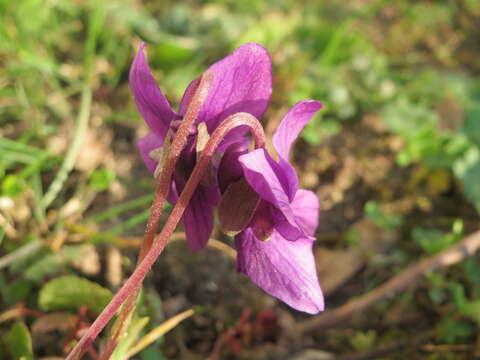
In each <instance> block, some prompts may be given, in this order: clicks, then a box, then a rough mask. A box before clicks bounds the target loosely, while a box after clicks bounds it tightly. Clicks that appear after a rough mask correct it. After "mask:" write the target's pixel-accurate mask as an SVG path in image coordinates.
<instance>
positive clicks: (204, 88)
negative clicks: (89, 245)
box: [138, 70, 213, 262]
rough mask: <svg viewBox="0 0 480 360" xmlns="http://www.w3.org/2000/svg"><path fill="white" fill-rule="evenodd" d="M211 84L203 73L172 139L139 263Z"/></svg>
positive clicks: (150, 244)
mask: <svg viewBox="0 0 480 360" xmlns="http://www.w3.org/2000/svg"><path fill="white" fill-rule="evenodd" d="M212 84H213V73H212V72H211V71H209V70H207V71H205V72H204V73H203V74H202V76H201V78H200V81H199V84H198V87H197V89H196V90H195V95H194V96H193V97H192V100H191V101H190V104H189V105H188V108H187V112H186V114H185V116H184V118H183V121H182V122H181V123H180V126H179V128H178V130H177V132H176V133H175V136H174V137H173V140H172V143H171V145H170V148H169V151H168V154H166V158H165V164H164V165H163V169H162V172H161V174H160V176H159V179H158V186H157V190H156V194H155V199H154V201H153V205H152V212H151V214H150V218H149V219H148V223H147V227H146V229H145V236H144V242H143V244H142V248H141V249H140V256H139V260H138V262H141V261H142V260H143V258H144V257H145V255H146V254H147V252H148V250H149V249H150V247H151V246H152V242H153V238H154V237H155V233H156V231H157V228H158V224H159V223H160V218H161V215H162V211H163V204H164V202H165V199H166V198H167V194H168V190H169V188H170V183H171V179H172V176H173V172H174V170H175V165H176V164H177V161H178V158H179V157H180V153H181V152H182V150H183V148H184V147H185V145H186V143H187V139H188V135H189V132H190V129H191V128H192V126H193V125H194V124H195V120H196V119H197V117H198V114H199V113H200V110H201V108H202V105H203V104H204V103H205V100H206V99H207V96H208V93H209V90H210V88H211V87H212Z"/></svg>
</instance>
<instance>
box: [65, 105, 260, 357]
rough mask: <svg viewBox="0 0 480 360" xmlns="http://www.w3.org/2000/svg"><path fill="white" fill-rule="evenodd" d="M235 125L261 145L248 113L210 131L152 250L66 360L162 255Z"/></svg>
mask: <svg viewBox="0 0 480 360" xmlns="http://www.w3.org/2000/svg"><path fill="white" fill-rule="evenodd" d="M238 126H248V127H249V129H250V131H251V132H252V134H253V138H254V142H255V147H256V148H260V147H264V146H265V134H264V132H263V128H262V125H261V124H260V122H259V121H258V120H257V119H256V118H255V117H254V116H253V115H251V114H248V113H237V114H234V115H231V116H229V117H228V118H227V119H225V120H224V121H223V122H222V123H221V124H220V126H219V127H218V128H217V129H216V130H215V131H214V132H213V134H212V136H211V137H210V139H209V140H208V143H207V145H206V146H205V149H204V150H203V152H202V155H201V156H200V159H199V161H198V162H197V164H196V165H195V168H194V169H193V172H192V174H191V176H190V178H189V179H188V181H187V183H186V185H185V188H184V190H183V191H182V193H181V194H180V197H179V198H178V201H177V203H176V204H175V207H174V208H173V209H172V212H171V213H170V216H169V217H168V219H167V222H166V223H165V226H164V227H163V229H162V231H161V232H160V234H159V235H158V236H156V237H155V239H154V241H153V244H152V247H151V248H150V250H149V251H148V253H147V254H146V255H145V257H144V258H143V260H142V261H141V262H140V264H139V265H138V266H137V268H136V269H135V271H134V272H133V274H132V275H131V276H130V277H129V278H128V280H127V281H126V282H125V284H124V285H123V286H122V288H121V289H120V290H119V291H118V292H117V294H116V295H115V296H114V297H113V299H112V300H111V301H110V303H109V304H108V305H107V306H106V307H105V309H103V311H102V313H101V314H100V315H99V316H98V317H97V319H96V320H95V321H94V322H93V324H92V325H91V326H90V328H89V329H88V330H87V332H86V333H85V334H84V335H83V337H82V338H81V339H80V341H79V342H78V344H77V345H76V346H75V348H74V349H73V350H72V351H71V352H70V354H69V355H68V356H67V358H66V360H73V359H77V358H78V357H79V356H80V355H82V354H83V353H84V352H85V350H86V348H87V347H88V345H90V344H91V343H92V342H93V340H95V338H96V337H97V336H98V334H99V333H100V331H102V329H103V328H104V327H105V326H106V325H107V323H108V321H109V320H110V319H111V318H112V317H113V316H114V315H115V312H116V311H117V310H118V308H119V307H120V306H121V305H122V303H123V302H124V301H125V300H126V299H127V297H128V296H130V295H131V294H132V292H134V291H136V290H137V289H138V288H139V286H140V285H141V283H142V282H143V279H145V276H147V274H148V272H149V271H150V269H151V267H152V266H153V264H154V263H155V261H156V260H157V258H158V256H159V255H160V254H161V253H162V251H163V249H164V248H165V245H166V244H167V241H168V239H169V238H170V236H171V235H172V234H173V232H174V231H175V228H176V227H177V224H178V222H179V221H180V219H181V217H182V215H183V213H184V211H185V208H186V207H187V205H188V202H189V201H190V199H191V197H192V195H193V193H194V191H195V189H196V188H197V186H198V184H199V183H200V180H201V178H202V176H203V174H204V172H205V170H206V168H207V166H208V163H209V162H210V160H211V158H212V156H213V154H214V152H215V150H216V149H217V147H218V145H219V144H220V143H221V141H222V140H223V138H224V137H225V135H226V134H227V133H228V132H229V131H231V130H232V129H234V128H236V127H238Z"/></svg>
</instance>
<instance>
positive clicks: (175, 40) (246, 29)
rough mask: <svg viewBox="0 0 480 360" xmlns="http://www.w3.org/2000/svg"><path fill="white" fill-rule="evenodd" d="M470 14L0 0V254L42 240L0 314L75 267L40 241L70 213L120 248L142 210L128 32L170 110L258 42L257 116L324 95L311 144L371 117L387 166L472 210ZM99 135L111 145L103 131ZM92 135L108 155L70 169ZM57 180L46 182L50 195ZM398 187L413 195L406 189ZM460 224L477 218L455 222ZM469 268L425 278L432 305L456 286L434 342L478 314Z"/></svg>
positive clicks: (441, 6) (270, 4)
mask: <svg viewBox="0 0 480 360" xmlns="http://www.w3.org/2000/svg"><path fill="white" fill-rule="evenodd" d="M479 17H480V4H479V3H478V1H475V0H459V1H448V0H443V1H427V0H423V1H415V2H413V1H412V2H411V1H402V0H395V1H385V0H370V1H367V0H365V1H362V0H356V1H351V2H348V3H347V2H344V1H339V0H328V1H322V2H315V1H306V0H302V1H294V0H270V1H255V0H245V1H234V0H212V1H184V2H177V1H168V0H166V1H161V2H160V1H137V0H122V1H112V2H107V1H69V0H53V1H41V0H18V1H9V0H0V20H1V21H0V84H1V85H2V86H0V220H1V222H0V225H1V228H0V246H1V250H0V254H2V255H6V254H8V253H11V252H14V251H19V249H20V250H21V249H22V247H25V246H28V244H30V243H31V242H33V241H40V242H41V243H42V247H41V248H35V251H33V250H32V251H33V252H32V253H27V255H28V256H27V260H28V261H27V263H26V260H25V258H22V259H19V260H18V261H17V260H15V261H14V262H13V263H9V266H8V268H9V271H8V272H4V273H1V274H0V291H1V293H2V294H9V295H8V296H4V297H2V300H1V308H3V309H7V308H9V307H12V306H14V305H15V303H17V302H19V301H22V302H25V303H26V304H28V305H29V306H31V307H36V306H37V299H36V295H35V291H34V289H38V288H39V287H42V286H43V284H44V281H45V280H46V279H48V278H51V277H52V276H55V274H57V273H58V272H59V271H60V270H59V268H61V269H65V268H66V269H67V270H64V271H67V272H71V271H72V269H71V267H70V266H69V264H70V262H71V258H72V257H73V256H74V255H71V254H76V253H77V251H78V249H77V248H76V245H71V244H68V245H65V247H64V248H63V249H62V251H65V252H66V253H67V255H65V257H63V258H62V259H63V260H62V261H61V266H60V267H59V266H58V263H57V264H56V265H51V267H49V265H48V264H49V261H50V260H51V262H52V264H53V263H55V262H58V261H57V260H55V259H58V257H55V256H54V257H52V250H51V249H50V247H49V246H47V244H48V243H51V242H52V238H55V236H57V235H59V234H62V233H65V232H68V231H69V230H68V226H69V224H68V222H69V221H70V222H72V221H73V222H74V223H76V224H77V223H81V224H82V226H89V227H92V228H94V229H95V231H96V236H95V237H93V238H92V239H91V241H90V242H91V243H98V242H107V243H113V244H117V243H115V236H116V235H122V234H129V231H130V230H131V229H132V228H135V227H136V226H138V224H141V223H143V222H144V221H145V220H146V218H147V216H148V208H149V202H150V200H151V195H149V194H150V193H151V192H152V189H153V184H152V183H151V181H149V180H148V179H147V177H146V176H145V178H144V180H141V179H139V178H134V179H133V180H132V178H131V176H132V175H133V176H136V175H137V174H138V173H139V172H138V171H139V170H138V169H139V168H140V167H141V164H139V157H138V155H136V150H135V148H134V146H133V142H134V138H135V137H137V136H138V135H139V133H140V132H141V131H142V130H137V129H139V128H140V129H141V128H142V126H143V125H142V120H141V119H140V117H139V115H138V113H137V112H136V110H135V107H134V104H133V101H132V98H131V96H130V93H129V89H128V83H127V78H128V69H129V65H130V62H131V59H132V57H133V54H134V52H135V50H136V47H137V46H138V44H139V41H140V40H144V41H146V42H147V43H149V45H148V56H149V61H150V63H151V66H152V67H153V69H154V72H155V75H156V78H157V79H158V81H159V83H160V84H161V87H162V89H163V90H164V91H165V93H166V94H167V97H168V98H169V99H172V102H173V103H174V104H175V103H178V101H179V99H180V97H181V95H182V93H183V90H184V88H185V87H186V85H187V84H188V83H189V81H190V80H191V79H192V78H194V77H196V76H197V75H198V74H199V73H201V71H202V70H203V69H205V67H206V66H208V64H210V63H212V62H213V61H215V60H217V59H219V58H221V57H222V56H224V55H225V54H227V53H228V52H229V51H231V50H233V49H234V48H235V47H236V46H238V45H240V44H242V43H244V42H247V41H255V42H260V43H262V44H263V45H265V46H266V47H267V48H268V49H269V51H270V52H271V54H272V57H273V61H274V67H275V68H274V72H275V87H274V94H273V99H272V106H271V109H270V110H269V112H268V114H267V117H273V118H274V117H276V116H277V111H284V110H285V109H286V108H288V106H290V105H292V104H293V103H294V102H296V101H298V100H300V99H306V98H312V99H319V100H321V101H322V102H324V104H325V109H324V111H322V113H321V114H320V115H319V116H318V117H316V118H315V119H314V121H312V123H311V124H309V126H308V127H307V129H306V131H305V132H304V134H303V138H304V141H305V143H306V144H307V145H308V146H309V147H310V148H311V149H314V150H313V152H315V151H316V150H315V149H321V146H322V145H324V144H328V143H329V142H331V141H334V139H336V137H338V136H341V135H342V134H344V133H348V132H349V131H352V128H354V127H355V126H356V124H359V123H361V122H362V121H363V120H362V119H364V118H365V117H366V116H371V115H374V116H376V117H378V118H379V119H380V121H381V123H382V124H383V126H384V127H385V129H386V130H385V131H386V132H387V133H388V134H389V135H392V136H394V137H396V138H398V139H400V140H401V146H400V147H398V148H396V150H395V152H394V153H393V154H389V155H388V156H390V157H391V158H392V159H391V160H392V162H394V163H395V166H397V167H398V168H402V169H406V171H407V172H410V171H411V173H415V174H417V175H418V174H420V175H418V176H420V177H421V178H422V179H423V180H425V179H426V180H425V181H427V182H428V181H430V183H429V184H430V186H431V187H433V188H435V186H438V187H440V189H441V191H446V190H445V189H444V188H445V186H444V185H442V184H443V183H442V182H441V181H440V184H439V183H438V181H437V182H435V181H433V180H431V176H430V175H431V174H433V173H434V174H440V175H441V176H442V177H443V178H446V179H447V180H446V181H447V183H449V184H450V183H453V184H454V185H453V186H452V188H454V190H452V191H454V192H455V191H457V190H458V189H461V190H460V191H461V193H462V194H463V195H461V196H463V198H464V200H465V202H467V203H470V204H473V206H475V207H476V209H477V211H478V210H480V186H479V184H480V182H479V181H478V179H480V80H479V78H478V74H479V73H480V60H479V59H480V57H479V56H478V55H479V51H480V50H479V48H478V44H476V40H477V41H478V36H479V31H478V26H477V24H478V21H479ZM106 132H108V133H109V134H111V135H112V138H113V140H112V138H110V139H107V140H103V138H102V135H101V134H104V133H106ZM92 134H93V135H92ZM88 136H93V138H94V140H92V141H93V144H95V143H102V142H103V146H104V147H106V148H108V149H109V151H110V153H109V155H108V156H106V159H108V157H110V159H112V158H113V160H101V161H96V162H95V161H94V162H93V163H92V164H91V165H89V166H87V165H85V166H79V165H78V161H77V164H76V166H74V163H75V160H77V154H76V152H79V153H81V152H85V151H86V150H88V149H89V148H88V147H87V146H86V145H84V144H85V141H86V139H87V138H88ZM365 141H366V142H369V141H373V140H372V139H365ZM75 144H77V145H75ZM88 144H91V143H88ZM76 146H78V149H77V150H78V151H75V147H76ZM72 148H73V150H72ZM102 149H103V148H102ZM360 150H361V149H360ZM100 151H102V150H100ZM69 152H70V153H71V155H68V153H69ZM66 154H67V155H66ZM367 156H368V154H367ZM69 157H70V159H69ZM66 159H67V160H66ZM122 159H126V160H125V161H126V162H124V163H122ZM62 164H63V165H62ZM124 165H125V166H124ZM62 168H63V170H61V169H62ZM123 169H126V170H125V171H123ZM419 169H420V170H419ZM127 170H129V171H127ZM62 173H63V175H68V176H65V177H63V175H59V174H62ZM140 174H141V173H140ZM142 176H143V175H142ZM429 176H430V177H429ZM55 179H57V180H55ZM145 179H147V180H145ZM417 180H418V179H417ZM55 181H56V182H57V185H58V189H57V190H58V192H57V190H55V191H53V192H52V191H49V189H50V186H51V184H52V183H55ZM418 181H420V180H418ZM54 187H55V186H54ZM119 189H120V190H119ZM122 189H123V190H122ZM125 189H128V191H129V193H130V196H127V195H125V191H126V190H125ZM402 191H404V192H405V194H407V193H409V192H411V191H410V190H409V189H407V185H405V189H403V190H402ZM441 191H440V192H441ZM460 191H457V192H458V193H460ZM378 192H381V190H380V189H378ZM425 193H426V194H427V196H428V194H437V193H438V191H437V192H436V190H435V189H433V190H432V191H429V190H428V189H427V190H426V191H425ZM46 194H47V195H46ZM402 194H403V192H402ZM402 194H401V195H400V196H399V197H402ZM437 195H438V194H437ZM405 196H406V195H405ZM132 197H133V199H132ZM433 197H434V195H432V202H433V203H435V199H433ZM135 198H136V199H135ZM79 199H80V200H82V201H83V202H82V201H80V204H78V200H79ZM72 200H77V203H75V202H74V201H72ZM373 200H375V201H381V199H378V198H375V199H373ZM375 201H373V202H368V203H367V205H366V206H365V213H366V216H367V217H370V218H371V219H373V221H374V222H375V221H377V223H379V224H384V223H388V224H391V223H392V221H390V220H391V219H392V216H393V219H395V221H394V223H395V225H394V226H392V227H393V228H396V227H399V226H401V225H402V221H401V218H402V217H405V218H408V216H409V215H411V214H408V213H402V214H393V215H391V214H384V213H382V211H383V210H382V207H381V206H380V205H379V204H377V203H376V202H375ZM75 204H76V205H75ZM69 206H70V207H72V208H73V210H72V212H69V211H67V210H68V209H70V207H69ZM66 209H67V210H66ZM454 213H455V211H454ZM22 214H23V215H22ZM464 215H465V214H462V213H458V214H455V215H454V216H453V220H452V221H450V223H449V224H448V225H449V226H453V228H452V229H453V230H451V229H450V228H448V227H447V228H442V229H440V230H439V229H434V230H432V229H428V228H422V227H421V226H420V227H419V226H415V227H412V228H407V229H406V230H405V231H406V232H407V233H411V239H412V240H414V241H416V242H417V243H419V244H420V245H419V248H418V249H417V250H418V251H422V249H423V251H424V253H431V252H435V251H438V250H441V249H443V248H444V247H445V246H448V244H451V243H452V242H455V241H458V239H459V238H460V237H461V236H462V234H463V226H462V229H461V231H460V230H459V229H458V226H457V227H456V228H455V227H454V224H455V223H456V224H458V222H459V221H463V219H462V217H464ZM397 217H398V218H399V219H400V220H398V221H397V220H396V219H397ZM472 219H474V220H473V221H478V215H477V214H468V216H467V219H464V220H465V221H466V222H469V223H470V222H472ZM407 224H408V222H407ZM389 226H390V225H389ZM406 226H408V225H406ZM427 227H428V226H427ZM422 239H423V240H422ZM117 245H118V244H117ZM419 249H420V250H419ZM432 249H434V250H432ZM70 253H71V254H70ZM68 254H70V255H68ZM25 256H26V255H25ZM45 258H46V259H47V261H46V260H45ZM48 259H50V260H48ZM52 259H53V260H52ZM28 262H31V264H29V263H28ZM39 263H40V265H38V266H44V267H45V266H46V270H42V271H43V272H41V273H38V274H37V273H36V271H33V272H34V273H36V274H37V275H39V276H38V277H36V278H35V279H34V278H32V277H30V278H28V277H27V278H23V276H24V275H22V274H25V273H27V274H28V273H32V270H30V272H28V271H29V270H28V269H29V266H27V265H30V266H35V264H39ZM32 264H33V265H32ZM469 264H470V265H468V266H470V268H468V269H467V270H465V271H466V275H465V276H466V278H467V280H465V279H463V282H462V281H458V279H454V280H449V278H448V276H447V278H448V279H447V278H442V279H441V280H438V279H437V280H436V282H435V281H432V285H431V286H432V288H431V289H430V293H431V294H430V296H431V299H432V300H431V301H432V304H433V306H435V305H439V304H442V301H443V299H446V298H448V296H453V295H448V294H450V293H454V290H452V289H456V287H455V286H457V285H458V284H460V285H459V286H460V287H461V288H462V291H463V292H462V293H461V295H458V292H457V293H456V294H457V295H456V298H455V299H457V300H458V299H459V298H462V301H456V307H455V306H454V307H453V308H452V309H451V311H450V313H449V314H450V315H449V316H448V319H447V320H448V321H449V322H448V324H447V325H448V326H447V325H445V326H443V325H442V326H443V327H442V329H444V331H443V333H441V336H440V338H441V339H447V341H448V342H456V341H460V340H462V339H464V338H465V336H466V337H468V336H471V335H472V332H471V331H469V332H466V330H465V329H466V327H467V325H465V324H471V321H472V319H475V316H472V312H473V310H472V309H474V308H476V307H475V306H477V307H478V302H479V301H480V298H479V297H478V293H479V292H478V281H477V280H474V279H476V277H474V276H473V275H472V274H474V273H475V272H477V271H478V269H477V268H476V267H475V266H474V265H471V263H469ZM439 276H440V277H442V276H443V275H439ZM452 284H455V286H454V285H452ZM465 289H466V290H465ZM455 291H456V290H455ZM467 298H468V300H467ZM436 302H438V304H437V303H436ZM466 304H468V306H467V305H466ZM475 304H477V305H475ZM461 316H466V317H467V321H466V322H462V319H460V317H461ZM477 318H478V316H477ZM469 321H470V322H469ZM19 329H20V330H21V331H20V330H19ZM445 329H447V330H445ZM23 330H24V329H23V328H22V327H21V326H20V327H19V326H16V327H15V328H12V329H11V330H9V331H10V333H12V334H13V333H15V331H17V332H24V331H23ZM5 331H7V330H5ZM457 333H458V336H457V335H456V334H457ZM465 334H467V335H465ZM464 335H465V336H464ZM12 336H13V335H12ZM359 336H360V335H359ZM360 337H361V336H360ZM8 338H9V337H8V336H7V339H8ZM369 339H370V338H369ZM372 339H373V340H371V341H372V342H375V340H374V339H375V337H373V338H372ZM369 341H370V340H369ZM7 343H8V341H7ZM4 345H5V344H4ZM5 346H6V347H7V348H8V344H6V345H5ZM354 347H355V346H354ZM25 348H26V349H27V350H25V351H27V352H28V346H26V347H25ZM28 356H30V355H27V358H28Z"/></svg>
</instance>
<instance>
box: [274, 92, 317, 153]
mask: <svg viewBox="0 0 480 360" xmlns="http://www.w3.org/2000/svg"><path fill="white" fill-rule="evenodd" d="M321 107H322V104H321V103H320V101H316V100H304V101H300V102H298V103H296V104H295V105H294V106H293V107H292V108H291V109H290V111H289V112H288V113H287V115H285V117H284V118H283V120H282V122H281V123H280V125H279V127H278V128H277V130H276V131H275V134H273V146H274V147H275V150H277V153H278V155H279V156H280V158H283V159H284V160H285V161H288V154H289V153H290V148H291V147H292V144H293V142H294V141H295V140H296V139H297V137H298V135H299V134H300V132H301V131H302V129H303V128H304V127H305V125H306V124H307V123H308V122H309V121H310V119H311V118H312V116H313V115H315V113H316V112H317V111H318V110H320V108H321Z"/></svg>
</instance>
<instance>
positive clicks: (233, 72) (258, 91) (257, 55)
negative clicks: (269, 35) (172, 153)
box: [197, 43, 272, 133]
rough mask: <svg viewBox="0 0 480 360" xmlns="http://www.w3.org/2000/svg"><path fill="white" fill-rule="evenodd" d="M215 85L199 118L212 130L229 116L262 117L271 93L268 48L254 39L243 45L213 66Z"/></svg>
mask: <svg viewBox="0 0 480 360" xmlns="http://www.w3.org/2000/svg"><path fill="white" fill-rule="evenodd" d="M210 70H211V71H212V72H213V74H214V80H213V84H212V88H211V90H210V93H209V95H208V98H207V100H206V102H205V104H204V105H203V107H202V110H201V111H200V114H199V116H198V119H197V121H199V122H201V121H205V122H207V126H208V130H209V132H210V133H212V131H213V129H215V128H216V127H217V126H218V124H219V123H220V122H221V121H222V120H224V119H225V118H226V117H227V116H229V115H232V114H235V113H237V112H248V113H250V114H252V115H253V116H255V117H257V118H260V117H261V116H262V115H263V113H264V112H265V110H266V109H267V106H268V101H269V100H270V95H271V93H272V62H271V59H270V56H269V55H268V52H267V50H266V49H265V48H264V47H262V46H260V45H258V44H253V43H247V44H244V45H242V46H240V47H239V48H238V49H236V50H235V51H233V52H232V53H231V54H230V55H228V56H227V57H225V58H224V59H222V60H220V61H218V62H216V63H215V64H213V65H212V66H211V67H210Z"/></svg>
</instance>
